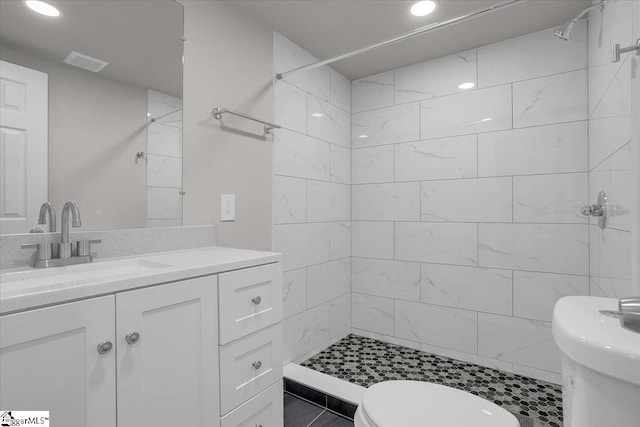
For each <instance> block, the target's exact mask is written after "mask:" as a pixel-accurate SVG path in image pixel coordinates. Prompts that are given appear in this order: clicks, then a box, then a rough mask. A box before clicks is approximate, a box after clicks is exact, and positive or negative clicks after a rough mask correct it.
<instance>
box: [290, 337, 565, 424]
mask: <svg viewBox="0 0 640 427" xmlns="http://www.w3.org/2000/svg"><path fill="white" fill-rule="evenodd" d="M302 366H306V367H308V368H311V369H314V370H316V371H319V372H323V373H325V374H328V375H332V376H335V377H338V378H341V379H344V380H346V381H349V382H352V383H356V384H359V385H362V386H364V387H369V386H371V385H373V384H375V383H378V382H380V381H385V380H396V379H397V380H403V379H404V380H417V381H427V382H432V383H436V384H442V385H446V386H449V387H453V388H457V389H460V390H464V391H467V392H469V393H472V394H475V395H477V396H480V397H483V398H485V399H488V400H490V401H492V402H494V403H495V404H497V405H499V406H502V407H503V408H505V409H506V410H508V411H510V412H512V413H513V414H517V415H520V417H518V418H519V420H520V423H521V425H522V426H523V427H530V426H531V425H532V424H533V425H535V427H561V426H562V389H561V387H560V386H559V385H555V384H551V383H547V382H544V381H537V380H534V379H531V378H528V377H523V376H520V375H515V374H510V373H507V372H502V371H499V370H496V369H491V368H485V367H482V366H478V365H474V364H472V363H465V362H461V361H459V360H455V359H449V358H447V357H441V356H436V355H434V354H429V353H424V352H421V351H417V350H413V349H410V348H407V347H402V346H398V345H393V344H387V343H384V342H381V341H377V340H374V339H370V338H364V337H361V336H358V335H349V336H348V337H346V338H344V339H343V340H341V341H339V342H337V343H336V344H334V345H332V346H331V347H329V348H327V349H325V350H323V351H322V352H321V353H319V354H317V355H316V356H314V357H312V358H311V359H309V360H307V361H305V362H303V363H302ZM527 418H529V419H527ZM530 418H533V423H532V422H531V419H530Z"/></svg>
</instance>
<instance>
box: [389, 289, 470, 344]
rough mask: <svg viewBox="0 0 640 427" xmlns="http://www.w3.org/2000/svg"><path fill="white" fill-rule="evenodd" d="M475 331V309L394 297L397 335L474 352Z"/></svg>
mask: <svg viewBox="0 0 640 427" xmlns="http://www.w3.org/2000/svg"><path fill="white" fill-rule="evenodd" d="M477 332H478V314H477V313H476V312H473V311H466V310H457V309H453V308H446V307H439V306H435V305H430V304H420V303H416V302H409V301H400V300H396V306H395V334H396V336H398V337H400V338H404V339H408V340H413V341H419V342H421V343H425V344H431V345H436V346H438V347H444V348H450V349H453V350H458V351H464V352H467V353H475V352H476V349H477V342H478V341H477Z"/></svg>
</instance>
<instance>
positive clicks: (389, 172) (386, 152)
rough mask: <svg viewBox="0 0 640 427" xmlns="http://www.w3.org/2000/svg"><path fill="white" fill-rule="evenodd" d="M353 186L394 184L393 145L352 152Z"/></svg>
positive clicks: (359, 149) (358, 149)
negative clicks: (379, 183)
mask: <svg viewBox="0 0 640 427" xmlns="http://www.w3.org/2000/svg"><path fill="white" fill-rule="evenodd" d="M351 178H352V180H353V181H352V183H353V184H369V183H376V182H393V145H381V146H378V147H369V148H357V149H353V150H351Z"/></svg>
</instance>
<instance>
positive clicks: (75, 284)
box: [0, 246, 282, 315]
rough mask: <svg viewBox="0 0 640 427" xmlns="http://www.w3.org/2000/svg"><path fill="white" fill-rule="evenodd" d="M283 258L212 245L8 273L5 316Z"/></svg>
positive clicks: (0, 302)
mask: <svg viewBox="0 0 640 427" xmlns="http://www.w3.org/2000/svg"><path fill="white" fill-rule="evenodd" d="M281 260H282V254H278V253H274V252H261V251H251V250H245V249H233V248H223V247H219V246H211V247H205V248H198V249H189V250H181V251H171V252H158V253H151V254H144V255H136V256H130V257H122V258H108V259H103V260H96V261H94V262H92V263H89V264H81V265H73V266H66V267H52V268H39V269H35V268H31V269H22V270H19V271H18V270H4V271H2V273H1V274H0V315H3V314H8V313H13V312H17V311H23V310H29V309H33V308H38V307H43V306H48V305H53V304H60V303H64V302H69V301H76V300H80V299H86V298H91V297H96V296H100V295H107V294H113V293H116V292H122V291H127V290H131V289H136V288H141V287H145V286H150V285H157V284H161V283H167V282H174V281H176V280H183V279H188V278H191V277H197V276H205V275H209V274H216V273H221V272H224V271H231V270H237V269H240V268H246V267H252V266H256V265H262V264H269V263H273V262H278V261H281Z"/></svg>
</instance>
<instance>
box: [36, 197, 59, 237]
mask: <svg viewBox="0 0 640 427" xmlns="http://www.w3.org/2000/svg"><path fill="white" fill-rule="evenodd" d="M38 224H40V225H44V224H47V225H48V227H49V232H50V233H51V232H55V231H56V210H55V209H54V208H53V205H52V204H51V203H49V202H44V203H43V204H42V206H40V215H39V216H38Z"/></svg>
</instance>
